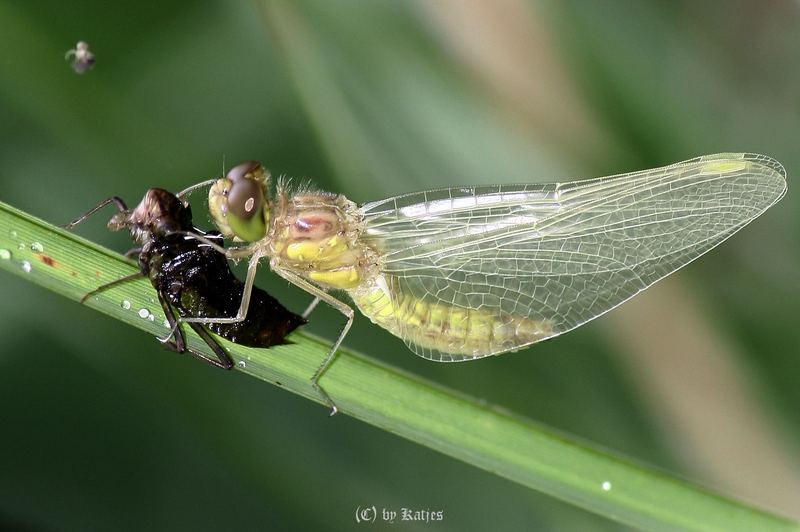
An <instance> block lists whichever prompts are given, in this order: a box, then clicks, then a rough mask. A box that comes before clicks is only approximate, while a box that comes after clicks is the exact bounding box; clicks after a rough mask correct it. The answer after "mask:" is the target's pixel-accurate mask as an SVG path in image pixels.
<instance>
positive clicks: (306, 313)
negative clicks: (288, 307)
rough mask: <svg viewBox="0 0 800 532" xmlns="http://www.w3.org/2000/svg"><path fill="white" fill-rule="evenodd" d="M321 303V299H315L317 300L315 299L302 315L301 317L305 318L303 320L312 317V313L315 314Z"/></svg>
mask: <svg viewBox="0 0 800 532" xmlns="http://www.w3.org/2000/svg"><path fill="white" fill-rule="evenodd" d="M320 301H322V300H321V299H320V298H319V297H315V298H314V299H313V300H312V301H311V303H309V304H308V306H307V307H306V309H305V310H304V311H303V313H302V314H301V316H303V319H306V318H308V316H309V315H310V314H311V313H312V312H314V309H315V308H317V305H319V302H320Z"/></svg>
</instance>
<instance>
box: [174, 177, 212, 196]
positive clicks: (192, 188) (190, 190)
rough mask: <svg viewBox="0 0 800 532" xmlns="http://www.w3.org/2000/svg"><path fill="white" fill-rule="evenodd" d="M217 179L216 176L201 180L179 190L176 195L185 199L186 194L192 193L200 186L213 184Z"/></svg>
mask: <svg viewBox="0 0 800 532" xmlns="http://www.w3.org/2000/svg"><path fill="white" fill-rule="evenodd" d="M216 180H217V179H216V178H214V179H207V180H206V181H201V182H199V183H195V184H194V185H192V186H190V187H187V188H184V189H183V190H181V191H180V192H178V193H177V194H175V195H176V196H177V197H178V198H180V199H183V197H184V196H188V195H190V194H191V193H192V192H194V191H195V190H197V189H198V188H203V187H207V186H209V185H213V184H214V182H215V181H216Z"/></svg>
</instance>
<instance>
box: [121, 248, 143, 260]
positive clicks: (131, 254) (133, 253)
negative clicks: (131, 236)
mask: <svg viewBox="0 0 800 532" xmlns="http://www.w3.org/2000/svg"><path fill="white" fill-rule="evenodd" d="M141 252H142V248H131V249H129V250H128V251H126V252H125V253H124V254H123V255H122V256H123V257H125V258H126V259H132V258H133V257H136V256H138V255H139V253H141Z"/></svg>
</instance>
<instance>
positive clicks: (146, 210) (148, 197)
mask: <svg viewBox="0 0 800 532" xmlns="http://www.w3.org/2000/svg"><path fill="white" fill-rule="evenodd" d="M122 207H124V204H122ZM108 228H109V229H111V230H112V231H119V230H120V229H129V230H130V232H131V236H132V237H133V239H134V240H135V241H137V242H139V243H143V241H144V240H145V239H147V238H148V237H149V235H152V234H156V235H160V236H164V235H168V234H171V233H178V232H181V231H191V230H192V210H191V208H190V207H189V205H188V204H186V203H184V202H182V201H181V200H180V199H178V198H177V197H176V196H175V195H174V194H172V193H171V192H168V191H166V190H164V189H161V188H151V189H149V190H148V191H147V192H146V193H145V195H144V198H143V199H142V201H141V202H139V205H137V206H136V208H135V209H132V210H131V209H125V208H121V209H120V212H118V213H117V214H115V215H114V216H113V217H112V218H111V220H109V221H108Z"/></svg>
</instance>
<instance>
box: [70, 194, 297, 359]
mask: <svg viewBox="0 0 800 532" xmlns="http://www.w3.org/2000/svg"><path fill="white" fill-rule="evenodd" d="M112 203H113V204H114V205H115V206H116V207H117V210H118V212H117V213H116V214H115V215H114V216H113V217H112V218H111V220H110V221H109V222H108V228H109V229H111V230H114V231H118V230H122V229H127V230H129V231H130V233H131V237H132V238H133V240H134V241H135V242H136V244H137V245H138V246H139V247H137V248H134V249H132V250H130V251H129V252H128V253H126V255H128V256H130V255H134V254H135V255H138V263H139V271H138V272H137V273H135V274H132V275H128V276H126V277H122V278H120V279H117V280H115V281H112V282H110V283H107V284H104V285H102V286H100V287H98V288H96V289H95V290H92V291H91V292H89V293H87V294H86V295H85V296H84V297H83V299H82V300H81V303H84V302H85V301H86V300H87V299H89V298H90V297H92V296H94V295H96V294H98V293H100V292H102V291H104V290H107V289H109V288H112V287H114V286H118V285H120V284H123V283H126V282H129V281H132V280H134V279H138V278H140V277H148V278H149V279H150V282H151V284H152V285H153V287H154V288H155V289H156V292H157V293H158V299H159V302H160V303H161V307H162V309H163V310H164V314H165V316H166V318H167V322H168V324H169V326H170V334H169V335H168V336H167V337H166V338H164V339H161V341H162V343H164V345H165V346H166V347H167V348H169V349H171V350H173V351H176V352H178V353H185V352H187V351H188V352H189V353H190V354H192V355H194V356H195V357H197V358H199V359H200V360H203V361H204V362H207V363H209V364H211V365H213V366H216V367H219V368H223V369H231V368H232V367H233V360H232V359H231V356H230V354H228V352H227V351H225V349H224V348H223V347H222V346H221V345H220V344H219V342H217V340H216V339H215V338H214V337H213V336H211V334H209V332H208V330H206V327H208V329H210V330H211V331H212V332H214V333H216V334H217V335H219V336H221V337H223V338H225V339H227V340H230V341H231V342H234V343H237V344H241V345H246V346H250V347H270V346H273V345H279V344H284V343H287V341H286V340H285V337H286V335H288V334H289V333H290V332H292V331H294V330H295V329H296V328H297V327H299V326H300V325H303V324H304V323H305V319H303V318H302V317H301V316H299V315H297V314H294V313H293V312H290V311H289V310H287V309H286V308H285V307H284V306H283V305H281V304H280V303H279V302H278V301H277V300H276V299H275V298H273V297H272V296H270V295H269V294H268V293H267V292H265V291H263V290H261V289H259V288H257V287H253V286H246V285H245V284H244V283H242V281H240V280H239V279H238V278H237V277H236V276H235V275H234V274H233V272H232V271H231V269H230V265H229V264H228V261H227V260H226V259H225V257H224V256H223V255H221V254H219V253H218V252H217V251H216V249H212V248H210V247H209V246H208V245H206V244H204V243H202V242H201V241H199V240H197V239H194V238H191V237H188V236H186V234H185V233H189V234H196V235H202V236H203V238H205V239H207V240H209V241H210V242H214V243H215V245H217V246H222V245H223V240H222V237H221V235H220V233H218V232H208V233H206V232H204V231H201V230H200V229H198V228H196V227H194V225H193V222H192V211H191V207H190V206H189V205H188V204H187V203H184V202H182V201H181V200H180V199H178V197H177V196H175V195H174V194H172V193H171V192H168V191H166V190H164V189H160V188H151V189H149V190H148V191H147V192H146V193H145V196H144V199H142V201H141V202H140V203H139V205H138V206H137V207H136V208H134V209H128V207H127V206H126V205H125V202H124V201H123V200H122V199H121V198H119V197H116V196H115V197H111V198H108V199H106V200H104V201H102V202H100V203H99V204H98V205H96V206H95V207H93V208H92V209H91V210H89V211H88V212H87V213H85V214H83V215H82V216H81V217H80V218H78V219H77V220H75V221H74V222H72V223H70V224H67V225H66V226H65V227H66V228H67V229H71V228H73V227H75V226H76V225H77V224H79V223H81V222H83V221H84V220H85V219H86V218H88V217H89V216H90V215H92V214H93V213H95V212H97V211H98V210H100V209H102V208H103V207H105V206H106V205H109V204H112ZM245 293H247V295H248V297H249V298H250V300H251V301H252V303H253V308H252V310H251V311H250V312H249V313H248V314H247V317H246V318H245V319H243V320H240V321H237V322H236V323H210V324H207V325H206V326H205V327H204V326H202V325H200V324H197V323H189V326H190V327H191V328H192V329H193V330H194V331H195V332H196V333H197V335H198V336H199V337H200V338H201V339H202V340H203V341H204V342H205V343H206V345H208V347H209V348H210V349H211V351H212V352H213V353H214V356H213V357H210V356H208V355H206V354H204V353H202V352H200V351H195V350H193V349H190V348H189V347H188V346H187V344H186V337H185V334H184V332H183V330H182V329H181V328H180V326H179V322H180V321H181V320H182V319H183V317H185V316H228V315H230V314H232V313H235V312H236V311H237V309H238V308H239V302H240V301H241V299H242V297H243V296H244V294H245ZM175 311H177V314H178V315H177V316H176V312H175ZM173 336H174V340H172V339H171V338H172V337H173Z"/></svg>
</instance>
